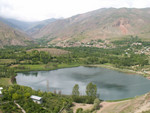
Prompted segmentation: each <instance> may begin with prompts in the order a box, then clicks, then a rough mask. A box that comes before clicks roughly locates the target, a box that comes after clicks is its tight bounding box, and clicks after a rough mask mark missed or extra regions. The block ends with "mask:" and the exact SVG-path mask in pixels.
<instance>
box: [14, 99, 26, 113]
mask: <svg viewBox="0 0 150 113" xmlns="http://www.w3.org/2000/svg"><path fill="white" fill-rule="evenodd" d="M14 103H15V104H16V106H17V107H18V108H19V109H21V111H22V113H26V111H25V110H24V109H23V108H22V107H21V106H20V105H19V104H18V103H16V102H15V101H14Z"/></svg>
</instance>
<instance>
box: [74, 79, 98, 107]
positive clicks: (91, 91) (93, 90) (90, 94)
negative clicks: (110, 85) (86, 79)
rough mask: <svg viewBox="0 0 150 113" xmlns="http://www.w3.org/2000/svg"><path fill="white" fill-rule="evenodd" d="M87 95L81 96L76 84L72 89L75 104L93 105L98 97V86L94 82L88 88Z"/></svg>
mask: <svg viewBox="0 0 150 113" xmlns="http://www.w3.org/2000/svg"><path fill="white" fill-rule="evenodd" d="M85 92H86V95H80V92H79V85H78V84H75V86H74V87H73V89H72V99H73V101H74V102H78V103H89V104H93V102H94V99H95V98H96V97H97V96H98V95H97V86H96V85H95V84H93V83H92V82H91V83H89V84H88V85H87V86H86V91H85Z"/></svg>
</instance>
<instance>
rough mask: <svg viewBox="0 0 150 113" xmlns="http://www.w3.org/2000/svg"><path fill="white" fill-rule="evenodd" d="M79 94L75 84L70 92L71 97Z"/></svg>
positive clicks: (77, 86)
mask: <svg viewBox="0 0 150 113" xmlns="http://www.w3.org/2000/svg"><path fill="white" fill-rule="evenodd" d="M79 94H80V92H79V85H78V84H75V86H74V87H73V90H72V95H73V96H79Z"/></svg>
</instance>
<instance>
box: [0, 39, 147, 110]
mask: <svg viewBox="0 0 150 113" xmlns="http://www.w3.org/2000/svg"><path fill="white" fill-rule="evenodd" d="M112 43H113V44H114V45H115V46H116V47H115V48H110V49H104V48H94V47H91V48H90V47H66V48H60V47H56V48H57V49H55V50H56V51H57V50H59V51H61V50H63V51H67V53H65V54H58V52H55V53H57V54H53V53H52V52H50V51H49V49H52V48H47V49H44V48H38V47H20V46H15V47H14V46H12V47H5V48H2V49H0V85H1V86H2V85H3V87H4V88H5V90H4V95H5V96H4V97H3V98H2V99H1V100H0V102H5V101H6V102H7V101H12V102H10V103H7V104H4V105H2V106H1V107H0V109H1V111H4V112H5V111H6V110H7V111H8V113H9V112H11V109H14V110H12V111H14V112H15V111H16V112H17V111H18V112H20V111H19V110H20V109H18V108H17V107H16V105H15V104H14V103H13V101H14V100H17V103H19V104H20V105H21V106H22V107H23V108H24V109H25V111H27V112H29V111H30V112H31V113H32V112H39V111H40V112H41V113H42V112H44V113H46V112H53V113H55V112H59V110H61V109H65V110H66V111H68V112H70V113H71V112H72V111H71V110H70V109H69V108H70V106H71V102H72V101H74V102H78V103H93V102H94V103H95V104H94V105H95V107H94V108H93V109H94V110H96V109H97V108H98V106H97V105H98V104H97V103H99V101H98V100H95V99H96V98H97V97H98V95H97V88H96V85H94V84H93V83H89V84H88V85H87V87H86V95H80V92H79V86H78V85H77V84H76V85H75V86H74V88H73V91H72V96H64V95H61V93H60V94H52V93H50V92H41V91H34V90H32V89H31V88H28V87H24V86H18V85H12V82H14V81H15V76H16V73H17V72H23V71H37V70H54V69H59V68H66V67H75V66H80V65H84V66H90V65H91V66H92V65H98V66H105V67H113V69H120V70H133V71H134V72H135V71H141V72H142V71H143V70H145V69H147V70H149V66H150V57H149V54H147V51H146V50H147V48H148V47H149V46H150V43H147V42H143V41H142V40H140V39H139V38H138V37H132V36H131V37H128V38H127V39H126V38H125V39H122V40H117V41H113V42H112ZM120 44H122V45H120ZM143 50H145V51H143ZM141 51H143V52H141ZM143 72H145V71H143ZM32 94H34V95H38V96H42V97H43V99H44V102H43V104H42V105H37V104H35V103H33V102H32V100H30V98H29V96H30V95H32ZM20 100H21V101H20ZM94 100H95V101H94ZM8 105H9V106H10V107H9V108H8V109H6V106H8ZM5 109H6V110H5ZM33 109H36V110H35V111H32V110H33ZM80 110H81V109H80ZM80 110H79V112H80ZM84 112H85V111H84ZM88 112H90V111H87V113H88Z"/></svg>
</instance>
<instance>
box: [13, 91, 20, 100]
mask: <svg viewBox="0 0 150 113" xmlns="http://www.w3.org/2000/svg"><path fill="white" fill-rule="evenodd" d="M20 97H21V96H20V95H19V94H17V93H14V94H13V95H12V99H13V100H18V99H20Z"/></svg>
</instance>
